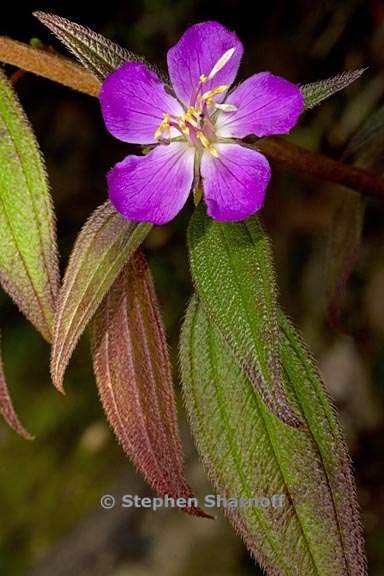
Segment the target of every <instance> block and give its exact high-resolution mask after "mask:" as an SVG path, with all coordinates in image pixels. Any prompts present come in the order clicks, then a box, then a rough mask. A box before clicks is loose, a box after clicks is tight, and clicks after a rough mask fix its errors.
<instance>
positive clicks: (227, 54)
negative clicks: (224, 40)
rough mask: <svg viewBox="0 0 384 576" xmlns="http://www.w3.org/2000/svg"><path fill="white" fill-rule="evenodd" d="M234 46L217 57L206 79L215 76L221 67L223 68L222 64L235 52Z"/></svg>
mask: <svg viewBox="0 0 384 576" xmlns="http://www.w3.org/2000/svg"><path fill="white" fill-rule="evenodd" d="M235 50H236V48H230V49H229V50H227V51H226V52H224V54H223V55H222V56H221V58H219V59H218V61H217V62H216V64H215V65H214V67H213V68H212V70H211V71H210V73H209V74H208V76H207V80H212V78H213V77H214V76H216V74H217V73H218V72H220V70H221V69H222V68H224V66H225V65H226V63H227V62H228V61H229V60H230V59H231V58H232V56H233V53H234V52H235Z"/></svg>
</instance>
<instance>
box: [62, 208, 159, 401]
mask: <svg viewBox="0 0 384 576" xmlns="http://www.w3.org/2000/svg"><path fill="white" fill-rule="evenodd" d="M150 229H151V225H150V224H141V223H137V222H129V221H128V220H125V219H124V218H123V217H122V216H120V214H118V213H117V212H116V210H115V209H114V208H113V206H112V205H111V204H110V202H109V201H107V202H105V204H103V205H102V206H100V207H99V208H98V209H97V210H96V211H95V212H94V213H93V214H92V215H91V217H90V218H89V220H88V221H87V223H86V224H85V226H84V227H83V229H82V230H81V232H80V234H79V236H78V238H77V240H76V243H75V246H74V248H73V251H72V254H71V257H70V259H69V263H68V267H67V270H66V272H65V276H64V281H63V286H62V288H61V290H60V294H59V299H58V306H57V314H56V319H55V329H54V339H53V344H52V356H51V374H52V379H53V383H54V384H55V386H56V387H57V388H58V389H59V390H62V381H63V377H64V372H65V369H66V366H67V364H68V361H69V359H70V357H71V355H72V352H73V350H74V348H75V346H76V344H77V342H78V339H79V338H80V336H81V334H82V332H83V331H84V329H85V327H86V326H87V324H88V322H89V320H91V318H92V317H93V315H94V313H95V312H96V310H97V308H98V306H99V305H100V303H101V301H102V300H103V298H104V296H105V295H106V293H107V292H108V290H109V289H110V287H111V286H112V284H113V282H114V280H115V279H116V278H117V276H118V275H119V273H120V271H121V269H122V268H123V266H124V265H125V264H126V262H127V261H128V259H129V257H130V256H131V255H132V254H133V252H134V251H135V250H136V249H137V248H138V246H139V245H140V244H141V242H142V241H143V239H144V238H145V236H146V235H147V234H148V232H149V230H150Z"/></svg>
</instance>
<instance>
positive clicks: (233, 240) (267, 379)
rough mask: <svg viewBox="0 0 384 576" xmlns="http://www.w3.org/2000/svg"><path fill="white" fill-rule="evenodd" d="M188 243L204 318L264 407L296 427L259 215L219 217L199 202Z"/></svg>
mask: <svg viewBox="0 0 384 576" xmlns="http://www.w3.org/2000/svg"><path fill="white" fill-rule="evenodd" d="M188 245H189V253H190V262H191V270H192V276H193V280H194V283H195V286H196V290H197V292H198V295H199V297H200V299H201V300H202V302H203V303H204V306H205V309H206V311H207V314H208V316H209V318H210V319H211V321H212V322H213V324H214V325H215V326H216V327H217V328H218V329H219V330H220V332H221V334H222V335H223V337H224V340H225V341H226V342H227V343H228V345H229V347H230V349H231V350H232V353H233V354H234V355H235V356H236V357H237V358H238V360H239V361H240V363H241V365H242V367H243V369H244V370H245V372H246V373H247V375H248V377H249V378H250V380H251V381H252V383H253V384H254V386H255V388H256V389H257V390H258V391H259V393H260V394H261V396H262V398H263V400H264V402H265V403H266V404H267V406H268V407H269V409H270V410H271V411H272V412H273V413H274V414H276V415H277V416H278V417H279V418H281V419H282V420H283V421H284V422H286V423H287V424H289V425H291V426H299V425H300V423H299V421H298V419H297V418H296V416H295V414H294V412H293V411H292V409H291V407H290V406H289V404H288V402H287V399H286V397H285V394H284V390H283V388H282V384H281V381H282V375H281V367H280V360H279V330H278V324H277V316H276V310H277V302H276V285H275V274H274V270H273V265H272V254H271V249H270V244H269V240H268V238H267V236H266V235H265V233H264V232H263V230H262V227H261V225H260V223H259V221H258V219H257V218H256V217H252V218H250V219H248V220H246V221H245V222H237V223H227V222H226V223H224V222H218V221H215V220H211V219H210V218H208V217H207V216H206V215H205V209H204V208H203V207H200V208H198V209H196V210H195V213H194V215H193V217H192V220H191V223H190V226H189V230H188Z"/></svg>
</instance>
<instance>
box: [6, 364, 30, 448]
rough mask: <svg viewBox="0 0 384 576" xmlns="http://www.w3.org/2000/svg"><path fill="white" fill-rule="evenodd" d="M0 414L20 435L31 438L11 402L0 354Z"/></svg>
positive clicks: (27, 438)
mask: <svg viewBox="0 0 384 576" xmlns="http://www.w3.org/2000/svg"><path fill="white" fill-rule="evenodd" d="M0 414H1V415H2V417H3V418H4V420H5V421H6V422H7V424H8V425H9V426H10V427H11V428H12V430H14V431H15V432H17V434H19V435H20V436H22V437H23V438H25V439H26V440H33V436H32V435H31V434H30V433H29V432H27V430H26V429H25V428H24V426H23V425H22V424H21V423H20V420H19V419H18V417H17V414H16V412H15V409H14V407H13V404H12V400H11V397H10V395H9V391H8V386H7V382H6V380H5V374H4V369H3V362H2V359H1V356H0Z"/></svg>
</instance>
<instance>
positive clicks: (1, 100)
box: [0, 72, 59, 341]
mask: <svg viewBox="0 0 384 576" xmlns="http://www.w3.org/2000/svg"><path fill="white" fill-rule="evenodd" d="M0 133H1V138H0V245H1V250H0V281H1V284H2V286H3V288H4V289H5V290H6V291H7V292H8V294H9V295H10V296H11V298H12V299H13V300H14V301H15V302H16V304H17V305H18V306H19V308H20V310H21V311H22V312H23V313H24V314H25V315H26V317H27V318H28V319H29V320H30V321H31V322H32V324H33V325H34V326H35V328H36V329H37V330H39V331H40V332H41V334H42V335H43V336H44V338H46V340H48V341H50V340H51V337H52V328H53V318H54V313H55V304H56V297H57V292H58V284H59V272H58V265H57V249H56V236H55V221H54V215H53V209H52V205H51V199H50V195H49V191H48V184H47V178H46V173H45V167H44V163H43V160H42V157H41V154H40V151H39V148H38V145H37V143H36V140H35V138H34V135H33V132H32V129H31V127H30V125H29V123H28V120H27V118H26V116H25V114H24V112H23V110H22V108H21V106H20V104H19V102H18V100H17V97H16V95H15V93H14V91H13V89H12V87H11V85H10V84H9V82H8V81H7V79H6V77H5V76H4V74H3V73H2V72H0Z"/></svg>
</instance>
